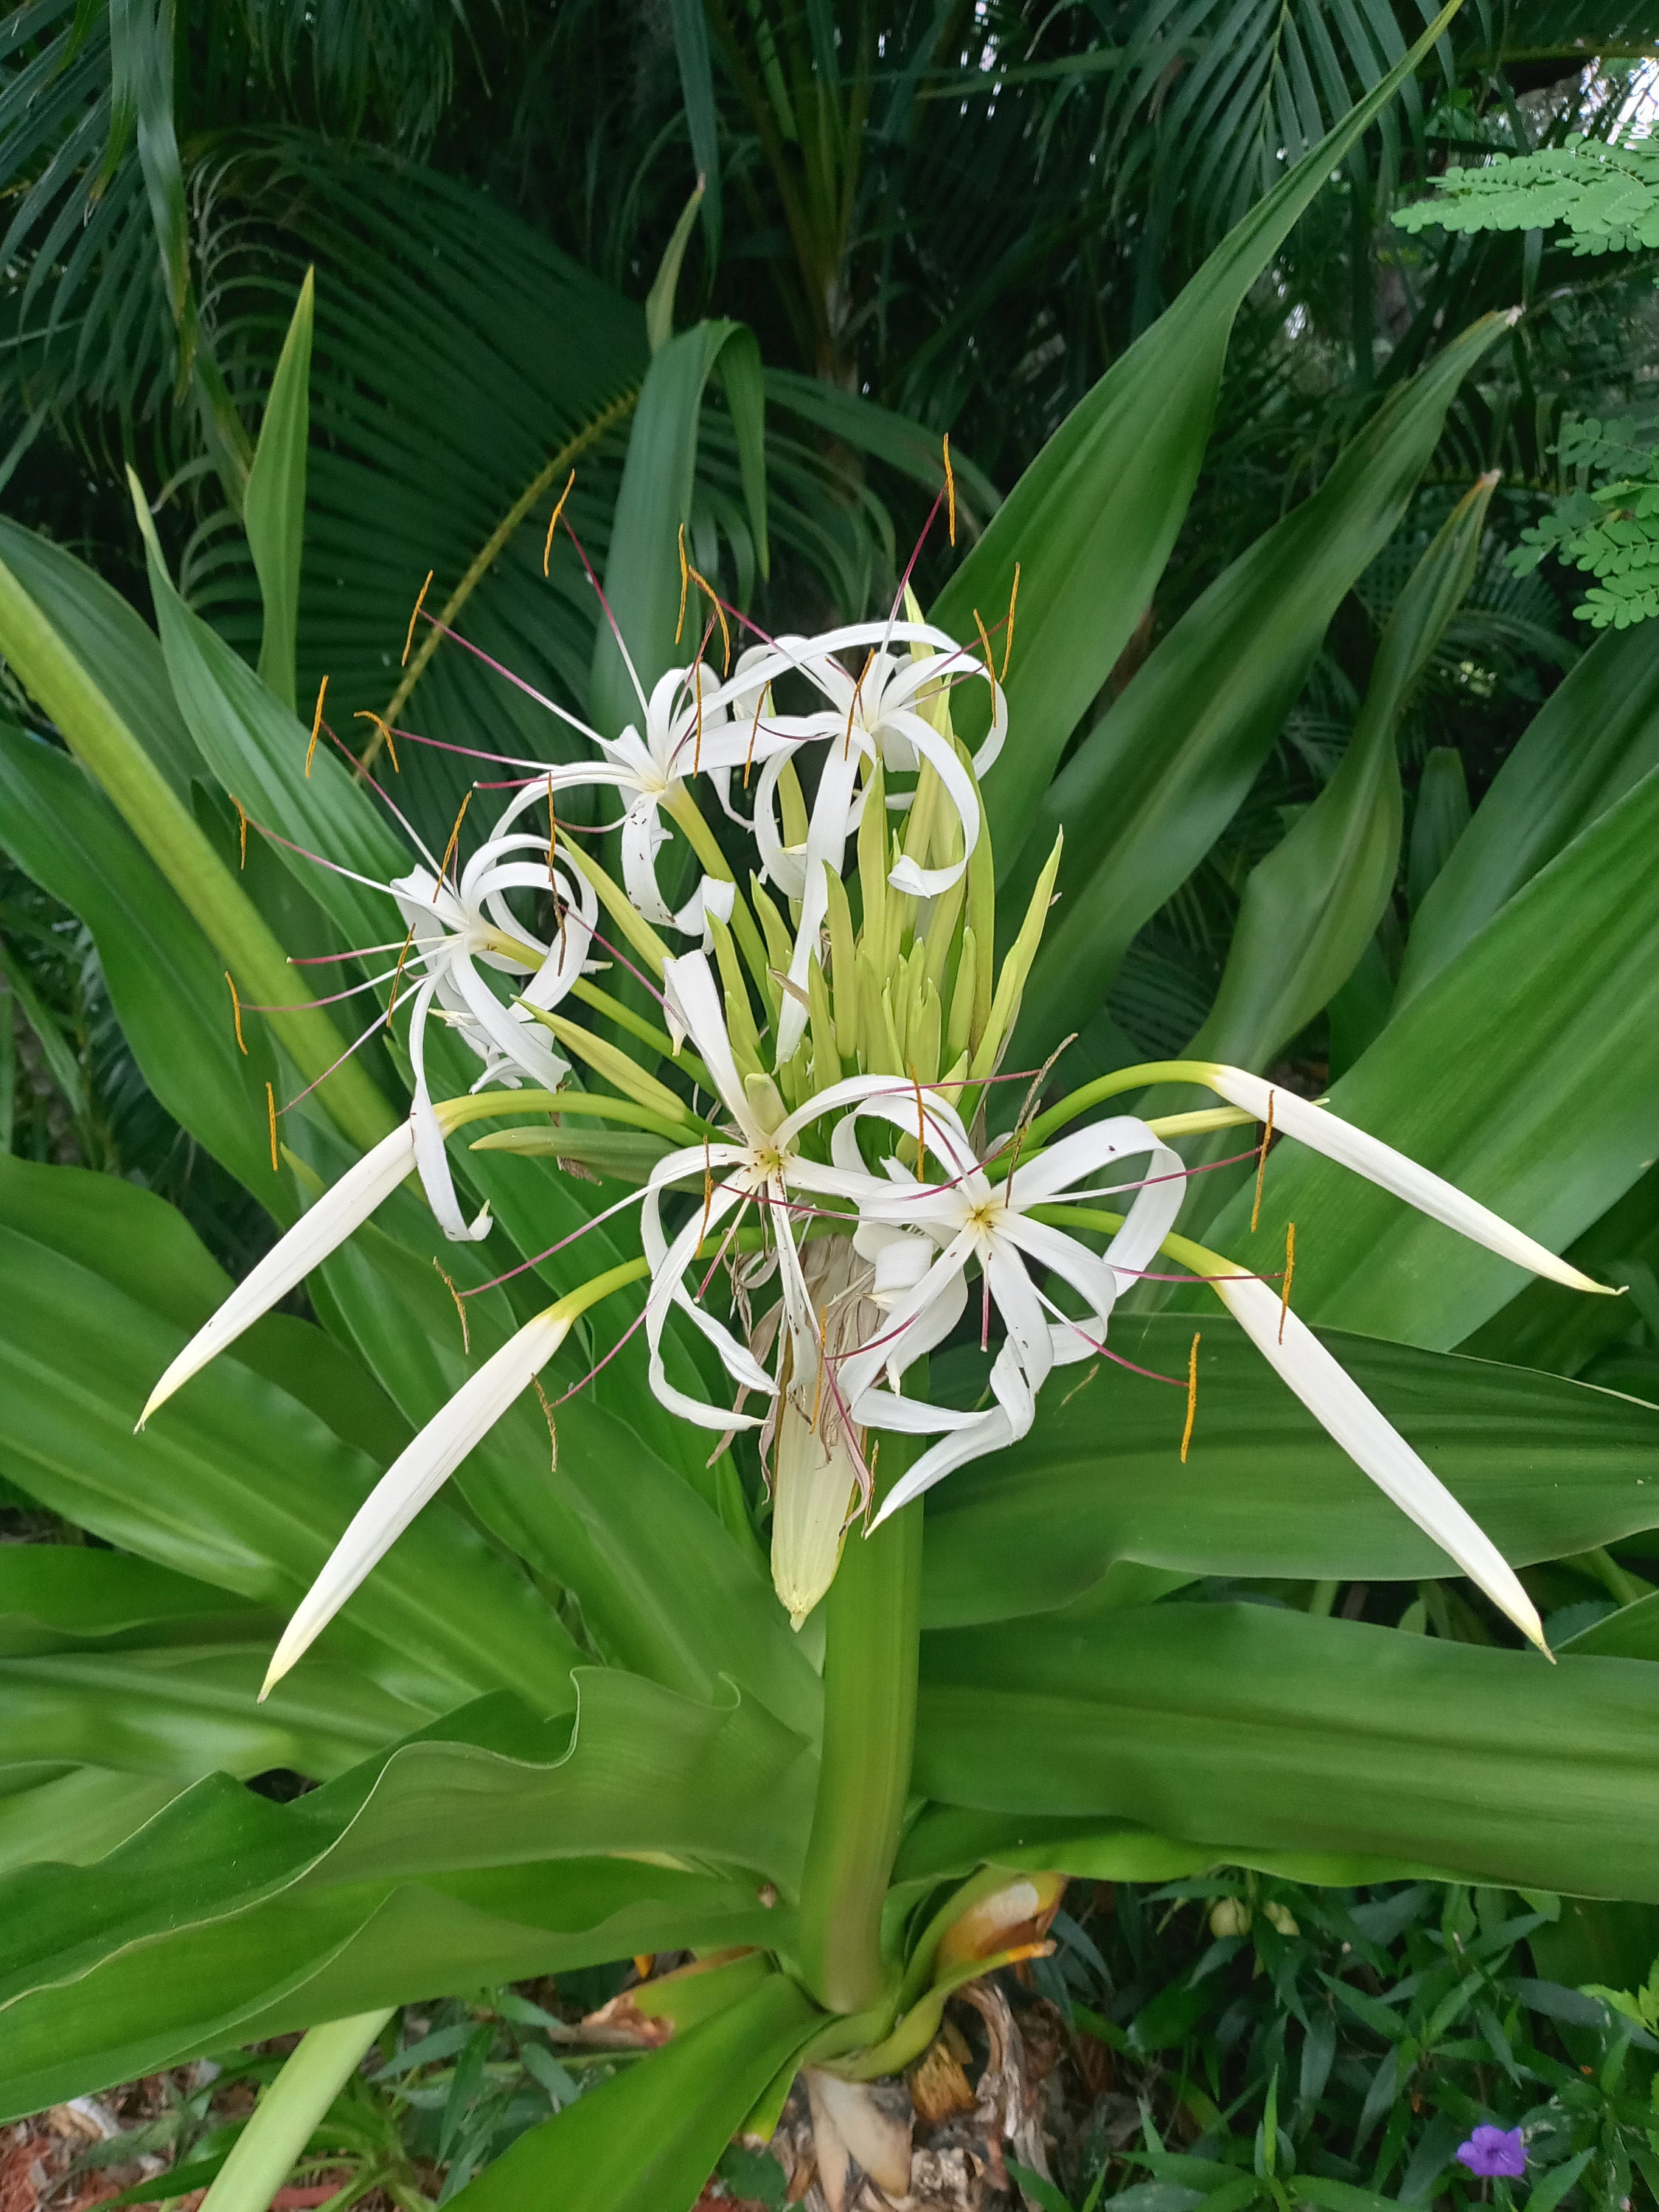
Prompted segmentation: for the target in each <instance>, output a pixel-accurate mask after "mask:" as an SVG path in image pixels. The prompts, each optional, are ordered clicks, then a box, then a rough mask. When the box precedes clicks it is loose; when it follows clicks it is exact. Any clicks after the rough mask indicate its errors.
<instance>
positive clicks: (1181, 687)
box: [986, 157, 1509, 1066]
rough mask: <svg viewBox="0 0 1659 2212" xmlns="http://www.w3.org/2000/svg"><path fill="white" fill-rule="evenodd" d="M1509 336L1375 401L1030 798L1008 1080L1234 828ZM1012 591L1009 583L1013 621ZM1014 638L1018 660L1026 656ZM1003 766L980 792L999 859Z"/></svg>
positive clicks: (1011, 887) (1456, 349)
mask: <svg viewBox="0 0 1659 2212" xmlns="http://www.w3.org/2000/svg"><path fill="white" fill-rule="evenodd" d="M1310 158H1311V157H1310ZM1252 220H1254V218H1252ZM1174 312H1175V310H1173V309H1172V310H1171V313H1174ZM1159 327H1160V328H1161V327H1162V325H1159ZM1508 327H1509V325H1508V323H1507V321H1506V320H1505V319H1504V317H1503V316H1502V315H1487V316H1485V317H1483V318H1482V319H1481V320H1480V322H1478V323H1476V324H1475V325H1474V326H1473V328H1472V329H1470V330H1468V331H1465V332H1464V333H1463V334H1462V337H1459V338H1457V339H1455V340H1454V342H1453V343H1451V344H1450V345H1449V346H1447V347H1446V348H1445V349H1444V350H1443V352H1442V353H1440V354H1438V355H1437V356H1436V357H1435V359H1434V360H1433V361H1432V362H1431V363H1430V365H1429V366H1428V367H1427V368H1425V369H1423V370H1421V371H1420V372H1419V374H1418V375H1417V376H1415V377H1414V378H1413V380H1412V381H1411V382H1410V383H1409V384H1407V385H1405V386H1401V389H1400V390H1398V391H1397V392H1395V393H1393V394H1392V395H1391V396H1390V398H1389V400H1388V402H1387V403H1386V404H1385V405H1384V406H1383V408H1381V409H1380V410H1378V412H1377V414H1376V416H1374V417H1373V419H1372V420H1371V422H1369V423H1368V424H1367V425H1366V427H1365V428H1364V429H1363V430H1362V431H1361V432H1360V434H1359V435H1358V437H1357V438H1355V439H1354V440H1353V441H1352V443H1351V444H1350V445H1349V446H1347V447H1346V448H1345V449H1344V451H1343V452H1342V453H1341V454H1340V457H1339V458H1338V459H1337V461H1336V463H1335V465H1334V467H1333V468H1332V470H1331V471H1330V473H1329V475H1328V477H1326V478H1325V481H1324V483H1322V485H1321V486H1320V489H1318V491H1316V493H1315V494H1314V495H1313V496H1312V497H1311V498H1310V499H1308V500H1305V501H1304V502H1303V504H1302V505H1301V506H1300V507H1297V508H1296V509H1295V510H1294V511H1293V512H1292V513H1290V514H1288V515H1286V516H1285V519H1284V520H1283V521H1282V522H1279V523H1276V524H1275V525H1274V526H1273V529H1271V530H1270V531H1268V532H1267V533H1266V535H1265V536H1263V537H1262V538H1259V539H1258V540H1257V541H1256V543H1255V544H1254V545H1253V546H1251V547H1250V549H1249V551H1248V552H1246V553H1244V554H1242V555H1241V556H1240V557H1239V558H1238V559H1237V561H1235V562H1233V564H1232V566H1231V568H1227V569H1225V571H1224V572H1223V574H1221V575H1220V576H1219V577H1218V579H1217V580H1216V581H1215V582H1214V583H1213V584H1212V585H1211V586H1210V588H1209V589H1208V590H1207V591H1206V592H1205V593H1204V594H1203V596H1202V597H1201V598H1200V599H1199V600H1198V601H1197V603H1196V604H1195V605H1194V606H1192V607H1191V608H1189V609H1188V611H1187V613H1186V614H1184V615H1183V616H1182V618H1181V620H1180V621H1179V622H1177V623H1176V625H1175V627H1174V628H1173V629H1171V630H1170V633H1169V635H1168V636H1167V637H1165V638H1164V639H1163V640H1162V641H1160V642H1159V644H1158V646H1157V647H1156V648H1155V649H1154V651H1153V652H1152V654H1151V656H1150V657H1149V659H1147V661H1146V664H1145V665H1144V666H1143V667H1142V668H1141V669H1140V670H1139V671H1138V672H1137V674H1136V675H1135V677H1134V678H1133V681H1132V682H1131V683H1130V684H1129V685H1128V687H1127V690H1125V691H1124V693H1123V696H1122V697H1121V699H1119V700H1118V701H1117V702H1116V703H1115V705H1114V706H1113V707H1112V708H1110V709H1109V711H1108V712H1107V714H1105V715H1104V716H1103V718H1102V720H1100V722H1099V723H1098V724H1097V726H1096V727H1095V728H1094V729H1093V730H1091V732H1089V734H1088V736H1087V737H1086V738H1085V739H1084V741H1083V743H1082V744H1080V745H1079V747H1078V750H1077V751H1076V752H1075V754H1073V757H1072V758H1071V759H1070V760H1069V761H1067V763H1066V766H1065V767H1064V769H1061V771H1060V774H1059V775H1058V776H1056V777H1055V779H1054V783H1053V785H1052V786H1051V787H1050V788H1049V789H1048V792H1047V793H1044V794H1043V795H1042V798H1041V802H1040V804H1039V805H1038V806H1037V808H1036V829H1035V831H1034V833H1033V835H1032V836H1031V838H1030V842H1029V844H1028V846H1027V848H1026V857H1025V859H1024V860H1022V861H1021V862H1020V863H1019V864H1018V866H1015V867H1014V868H1013V869H1012V873H1008V872H1007V863H1006V857H1005V858H1004V860H1003V861H1002V867H1003V870H1004V872H1005V874H1006V876H1007V888H1006V891H1005V892H1004V894H1003V895H1002V896H1000V897H999V901H998V904H999V908H1000V909H1001V910H1002V912H1003V914H1004V917H1005V923H1006V918H1007V916H1009V915H1013V914H1018V913H1019V912H1021V911H1023V909H1024V898H1025V896H1029V893H1030V888H1031V885H1032V884H1033V883H1034V882H1035V880H1036V865H1035V861H1036V854H1038V852H1039V851H1041V852H1042V854H1045V855H1046V854H1047V853H1048V850H1049V848H1051V847H1052V845H1053V843H1054V837H1055V836H1056V835H1057V834H1058V832H1059V831H1060V829H1065V830H1066V848H1065V851H1064V853H1063V854H1062V857H1061V861H1060V875H1059V878H1058V879H1057V882H1058V888H1059V890H1060V900H1061V902H1060V905H1059V906H1058V907H1056V908H1055V909H1054V914H1053V915H1052V916H1051V917H1050V920H1049V923H1048V930H1047V932H1046V933H1045V935H1044V938H1043V943H1042V951H1041V952H1040V953H1039V954H1038V956H1037V959H1036V965H1035V967H1034V968H1033V969H1032V972H1031V976H1030V981H1029V982H1028V983H1027V985H1026V987H1025V996H1024V1004H1023V1007H1022V1012H1021V1015H1020V1026H1019V1032H1018V1039H1017V1041H1016V1043H1015V1045H1014V1048H1013V1050H1014V1053H1015V1054H1016V1060H1015V1063H1014V1064H1015V1065H1016V1066H1025V1065H1026V1064H1027V1063H1026V1061H1025V1060H1024V1059H1021V1058H1019V1057H1018V1055H1019V1054H1024V1053H1027V1052H1029V1053H1030V1054H1034V1055H1035V1059H1036V1060H1042V1058H1043V1056H1044V1055H1045V1054H1047V1053H1048V1052H1050V1051H1052V1049H1053V1048H1054V1046H1055V1045H1056V1044H1057V1043H1058V1042H1060V1038H1061V1037H1062V1036H1065V1035H1066V1032H1067V1031H1068V1030H1074V1029H1076V1028H1077V1027H1079V1011H1080V1010H1083V1009H1091V1008H1093V1007H1094V1006H1097V1004H1098V1003H1099V1001H1100V1000H1101V998H1102V997H1103V994H1104V992H1105V989H1106V986H1107V985H1108V984H1109V982H1110V981H1111V978H1112V976H1113V975H1114V974H1115V971H1116V969H1117V966H1118V963H1119V962H1120V961H1121V958H1122V957H1123V954H1124V952H1125V951H1127V947H1128V945H1129V941H1130V939H1132V938H1133V935H1134V933H1135V932H1136V931H1137V930H1138V929H1139V927H1140V926H1141V924H1142V923H1143V922H1144V921H1146V919H1147V918H1148V916H1149V915H1152V914H1153V913H1155V912H1156V911H1157V909H1158V908H1159V907H1160V906H1161V905H1163V903H1164V901H1165V900H1166V899H1167V898H1169V897H1170V895H1171V893H1172V892H1174V891H1175V890H1177V889H1178V888H1179V887H1180V885H1181V884H1182V883H1184V882H1185V880H1186V878H1188V876H1189V875H1190V874H1191V873H1192V871H1193V870H1194V868H1195V867H1196V866H1198V864H1199V862H1200V860H1202V859H1203V857H1204V855H1205V854H1206V852H1207V851H1208V849H1209V848H1210V846H1211V845H1212V843H1213V842H1214V841H1215V839H1216V838H1217V837H1218V836H1219V835H1220V833H1221V831H1222V830H1223V829H1225V827H1226V825H1227V823H1229V822H1230V821H1231V818H1232V817H1233V815H1234V814H1235V813H1236V812H1237V810H1238V807H1239V805H1240V804H1241V803H1242V801H1243V799H1244V797H1245V794H1246V793H1248V792H1249V788H1250V786H1251V784H1252V783H1253V782H1254V781H1255V776H1256V775H1257V772H1258V770H1259V769H1260V768H1261V763H1262V762H1263V761H1264V760H1265V759H1266V758H1267V755H1268V753H1269V752H1270V750H1272V748H1273V745H1274V744H1276V743H1277V741H1278V738H1279V732H1280V730H1281V728H1282V727H1283V725H1284V720H1285V715H1286V714H1288V713H1289V712H1290V709H1291V707H1292V706H1293V705H1294V703H1295V701H1296V697H1297V693H1298V692H1299V691H1300V690H1301V688H1302V685H1303V683H1304V679H1305V678H1306V675H1307V671H1308V670H1309V668H1310V665H1312V662H1313V658H1314V655H1315V654H1316V652H1317V651H1318V649H1319V646H1320V642H1321V641H1322V638H1323V637H1324V635H1325V632H1326V629H1327V628H1328V625H1329V623H1330V621H1331V618H1332V617H1333V616H1334V614H1335V612H1336V611H1337V608H1338V607H1339V606H1340V605H1341V602H1342V600H1343V599H1344V598H1345V597H1346V594H1347V592H1348V591H1349V590H1350V589H1351V588H1352V585H1353V584H1354V582H1355V581H1356V580H1357V579H1358V577H1359V576H1360V575H1361V574H1363V572H1364V569H1365V568H1368V567H1369V566H1370V562H1372V561H1373V560H1374V559H1375V558H1376V556H1377V554H1378V553H1380V552H1381V551H1382V550H1383V546H1384V545H1386V544H1387V543H1388V541H1389V538H1390V537H1391V536H1392V535H1393V533H1394V531H1395V527H1396V526H1397V525H1398V523H1399V520H1400V518H1401V514H1402V513H1404V512H1405V507H1406V502H1407V500H1408V499H1409V498H1410V497H1411V495H1412V492H1413V489H1414V488H1415V486H1416V483H1417V481H1418V478H1419V476H1420V475H1421V473H1422V471H1423V468H1424V466H1425V464H1426V462H1427V461H1428V459H1429V457H1430V455H1431V453H1433V451H1434V449H1435V447H1436V445H1437V442H1438V441H1439V437H1440V432H1441V426H1442V424H1443V422H1444V420H1445V414H1446V410H1447V408H1448V407H1449V405H1450V404H1451V402H1452V399H1453V398H1454V397H1455V393H1456V391H1457V387H1458V386H1459V385H1460V384H1461V383H1462V380H1463V378H1464V377H1465V376H1466V375H1467V374H1468V373H1469V371H1470V370H1471V369H1473V368H1474V367H1475V365H1476V363H1477V362H1479V361H1480V359H1481V357H1482V356H1483V355H1485V354H1486V352H1487V351H1488V350H1489V349H1490V348H1491V347H1492V345H1493V344H1494V343H1496V342H1497V340H1498V338H1500V337H1503V336H1504V332H1505V331H1507V329H1508ZM1016 496H1018V495H1016ZM1012 504H1013V501H1012V500H1010V501H1009V504H1008V507H1005V508H1004V509H1003V511H1002V515H1006V513H1008V512H1009V508H1011V507H1012ZM1002 515H999V516H998V518H997V523H996V524H994V525H993V530H994V529H995V528H996V527H997V526H999V525H1000V522H1001V520H1002ZM990 535H991V533H990V532H987V540H986V542H987V543H988V542H989V538H990ZM1026 588H1027V586H1025V584H1024V580H1022V583H1021V586H1020V598H1021V602H1022V605H1023V604H1024V598H1025V592H1026ZM1401 642H1402V650H1403V640H1402V641H1401ZM1033 649H1034V648H1033V647H1032V646H1031V641H1030V639H1029V638H1024V623H1022V624H1021V638H1020V639H1019V640H1017V642H1016V651H1017V653H1018V651H1020V650H1025V651H1031V650H1033ZM1379 703H1380V702H1379ZM1017 711H1018V710H1017V707H1016V704H1015V697H1014V688H1013V678H1012V676H1011V678H1010V680H1009V716H1010V727H1011V731H1012V732H1014V733H1015V734H1013V735H1011V737H1010V740H1009V746H1010V750H1013V749H1014V748H1015V747H1016V746H1017V745H1018V744H1020V742H1021V740H1020V738H1019V737H1018V731H1019V728H1020V725H1019V724H1018V723H1017V722H1015V721H1014V720H1013V717H1014V715H1015V714H1016V712H1017ZM1006 758H1007V756H1006V754H1005V756H1004V762H1000V763H998V765H997V767H996V769H994V771H993V772H992V776H991V779H990V784H989V799H990V803H991V806H992V823H993V830H994V836H995V837H996V840H997V847H998V851H999V854H1002V855H1005V856H1006V833H1005V831H1004V829H1003V826H1002V817H1003V812H1004V806H1005V800H1006V793H1005V792H1004V791H1003V790H1002V789H1001V788H1000V779H1001V777H1002V775H1004V773H1005V765H1004V763H1006ZM1362 760H1363V756H1362Z"/></svg>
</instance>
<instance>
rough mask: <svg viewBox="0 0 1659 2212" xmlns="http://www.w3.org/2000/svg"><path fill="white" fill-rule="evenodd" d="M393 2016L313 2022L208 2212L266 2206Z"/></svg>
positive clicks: (206, 2204) (213, 2191) (223, 2172)
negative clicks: (316, 2025)
mask: <svg viewBox="0 0 1659 2212" xmlns="http://www.w3.org/2000/svg"><path fill="white" fill-rule="evenodd" d="M391 2017H392V2013H391V2010H390V2008H388V2009H387V2010H386V2011H384V2012H363V2013H358V2014H356V2015H355V2016H354V2017H353V2018H352V2019H350V2020H331V2021H325V2023H324V2025H323V2026H322V2027H313V2029H312V2030H311V2033H309V2034H308V2035H307V2037H306V2038H305V2039H304V2041H303V2042H302V2043H301V2045H299V2047H298V2048H297V2050H295V2052H294V2053H293V2055H292V2056H291V2057H290V2058H289V2061H288V2063H287V2064H286V2065H285V2066H284V2067H283V2070H282V2072H281V2073H280V2074H279V2075H277V2076H276V2080H275V2081H273V2082H272V2083H271V2085H270V2087H269V2088H268V2089H267V2090H266V2091H265V2093H264V2096H263V2097H261V2098H260V2100H259V2102H258V2105H257V2106H255V2108H254V2113H253V2118H252V2119H251V2120H250V2121H249V2122H248V2124H247V2125H246V2127H245V2128H244V2129H243V2130H242V2132H241V2134H240V2136H238V2137H237V2138H236V2142H235V2144H234V2147H233V2148H232V2150H231V2154H230V2156H229V2157H228V2159H227V2160H225V2162H224V2164H223V2166H221V2167H220V2169H219V2172H218V2174H217V2176H216V2179H215V2180H214V2184H213V2186H212V2187H211V2188H210V2190H209V2191H208V2193H207V2195H206V2196H205V2197H204V2198H203V2200H202V2212H265V2207H266V2206H267V2205H268V2204H269V2203H270V2200H271V2198H272V2197H274V2196H275V2195H276V2191H278V2190H279V2189H280V2188H281V2187H282V2185H283V2182H284V2181H285V2180H286V2179H287V2178H288V2171H289V2167H290V2166H292V2165H293V2163H294V2161H295V2159H296V2158H298V2157H299V2156H300V2154H301V2152H302V2151H303V2150H304V2148H305V2147H306V2145H307V2143H308V2142H310V2141H311V2137H312V2135H313V2131H314V2130H315V2129H316V2126H317V2124H318V2122H319V2120H321V2118H323V2116H324V2114H325V2112H327V2110H328V2108H329V2106H331V2104H332V2103H333V2102H334V2100H335V2099H336V2098H337V2096H338V2095H339V2093H340V2092H341V2090H342V2089H343V2087H344V2086H345V2084H346V2083H347V2082H348V2081H349V2080H350V2079H351V2076H352V2075H354V2074H355V2073H356V2070H357V2068H358V2066H359V2065H360V2064H361V2063H362V2056H363V2053H364V2052H365V2051H367V2050H368V2046H369V2045H370V2044H371V2043H373V2042H374V2039H375V2037H376V2036H377V2035H378V2034H379V2033H380V2030H381V2029H382V2028H383V2027H385V2026H386V2022H387V2021H389V2020H390V2019H391Z"/></svg>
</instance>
